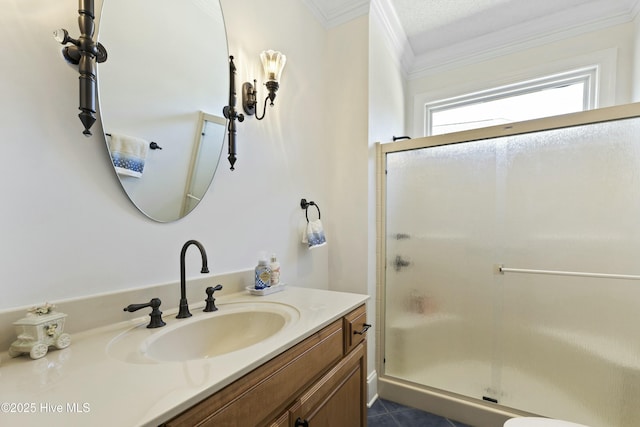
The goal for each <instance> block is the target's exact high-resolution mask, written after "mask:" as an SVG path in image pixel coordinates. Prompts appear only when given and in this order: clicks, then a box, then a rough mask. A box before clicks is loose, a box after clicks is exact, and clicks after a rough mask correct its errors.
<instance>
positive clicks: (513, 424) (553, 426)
mask: <svg viewBox="0 0 640 427" xmlns="http://www.w3.org/2000/svg"><path fill="white" fill-rule="evenodd" d="M504 427H588V426H585V425H584V424H576V423H570V422H569V421H561V420H552V419H551V418H540V417H523V418H511V419H510V420H507V422H506V423H504Z"/></svg>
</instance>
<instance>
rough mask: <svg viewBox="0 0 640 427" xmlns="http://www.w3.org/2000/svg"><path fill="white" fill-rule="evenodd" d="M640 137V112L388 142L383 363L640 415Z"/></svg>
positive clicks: (443, 381)
mask: <svg viewBox="0 0 640 427" xmlns="http://www.w3.org/2000/svg"><path fill="white" fill-rule="evenodd" d="M612 120H613V119H612ZM639 138H640V118H637V117H636V118H627V119H619V120H613V121H604V122H601V123H591V124H579V125H571V126H567V127H564V128H558V129H545V130H532V131H529V132H523V133H522V134H518V135H514V136H501V137H492V138H491V137H488V138H487V139H483V140H478V141H471V142H463V143H456V144H449V145H443V146H427V147H425V146H420V147H418V148H411V149H405V150H404V151H393V149H389V151H388V152H387V153H386V154H385V157H384V166H385V172H386V175H385V178H384V179H385V186H384V192H382V194H384V197H385V198H386V200H384V201H383V203H384V206H385V218H384V227H383V228H384V230H385V236H384V245H385V246H384V251H383V252H384V255H385V257H386V259H385V264H386V265H385V272H384V276H385V277H384V280H385V283H384V287H383V289H384V341H383V342H384V355H383V357H384V366H383V368H384V372H383V374H384V375H385V376H389V377H393V378H398V379H402V380H405V381H408V382H411V383H415V384H419V385H421V386H424V387H427V388H434V389H438V390H444V391H447V392H453V393H457V394H461V395H463V396H467V397H471V398H475V399H483V398H484V399H485V400H491V401H492V402H494V403H497V404H499V405H501V406H503V407H506V408H514V409H517V410H519V411H526V412H529V413H534V414H539V415H542V416H547V417H552V418H559V419H564V420H568V421H573V422H577V423H581V424H585V425H589V426H591V427H638V426H640V404H639V403H638V402H640V320H639V315H640V139H639Z"/></svg>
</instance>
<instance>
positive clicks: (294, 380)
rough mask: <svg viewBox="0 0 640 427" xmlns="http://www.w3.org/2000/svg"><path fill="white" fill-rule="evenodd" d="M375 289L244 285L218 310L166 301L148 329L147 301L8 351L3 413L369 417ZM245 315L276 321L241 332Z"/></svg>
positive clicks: (54, 420)
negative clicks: (127, 316)
mask: <svg viewBox="0 0 640 427" xmlns="http://www.w3.org/2000/svg"><path fill="white" fill-rule="evenodd" d="M367 299H368V296H366V295H358V294H351V293H342V292H331V291H325V290H317V289H302V288H295V287H289V288H287V289H286V290H285V291H284V292H279V293H275V294H272V295H267V296H254V295H250V294H248V293H247V292H241V293H235V294H230V295H224V296H221V297H219V298H217V301H216V303H217V306H218V308H219V310H218V311H217V312H214V313H205V312H203V311H202V308H203V306H204V304H202V303H201V304H194V305H192V306H191V312H192V313H193V316H192V317H191V318H188V319H176V317H175V316H176V313H177V309H173V310H168V309H167V310H165V311H164V313H163V318H164V321H165V322H166V323H167V325H166V326H164V327H161V328H156V329H147V328H146V325H147V324H148V323H149V316H147V315H146V314H147V313H141V316H143V317H137V318H136V319H133V320H131V321H127V322H120V323H117V324H112V325H106V326H104V327H101V328H97V329H92V330H88V331H85V332H82V333H76V334H74V335H73V344H72V345H71V346H70V347H68V348H65V349H63V350H55V349H52V350H51V351H49V353H48V354H47V355H46V356H45V357H43V358H42V359H38V360H31V359H30V358H28V357H17V358H9V357H8V355H7V354H6V353H3V354H2V361H1V363H0V381H2V384H3V385H5V387H2V388H0V401H2V402H3V404H4V403H5V402H6V403H8V404H9V405H8V406H7V405H6V404H5V406H3V409H2V411H1V412H0V425H20V426H41V425H47V426H65V427H69V426H86V425H91V426H113V425H122V426H129V425H130V426H190V427H191V426H194V425H215V426H225V425H229V426H231V425H242V426H254V425H255V426H261V425H265V426H292V427H293V426H306V425H308V426H314V425H315V426H329V425H330V426H338V427H339V426H349V427H351V426H359V425H360V426H364V425H366V405H365V403H366V329H367V327H366V326H365V323H366V311H365V306H364V303H365V302H366V300H367ZM127 302H128V301H123V303H127ZM255 313H258V314H259V316H258V317H255V316H254V314H255ZM260 313H261V314H260ZM280 318H282V319H283V320H282V319H280ZM225 319H226V320H225ZM247 319H249V321H250V322H254V321H256V319H258V321H260V322H266V323H268V324H269V325H267V329H268V328H272V329H270V330H269V331H268V333H267V334H265V335H264V336H259V337H255V336H254V334H253V333H252V330H251V329H252V328H250V327H249V328H247V329H246V330H243V331H244V332H245V333H237V331H238V330H242V329H239V327H240V326H241V327H244V324H242V323H238V324H236V322H243V321H246V320H247ZM68 320H69V322H74V321H79V320H77V319H72V318H70V319H68ZM231 321H232V322H233V323H229V322H231ZM224 322H227V323H224ZM271 323H273V324H274V325H275V329H273V325H270V324H271ZM203 325H207V327H208V325H211V329H210V330H207V331H206V332H205V333H204V334H202V333H201V332H202V329H199V328H202V327H203ZM216 325H217V326H216ZM237 325H240V326H237ZM249 325H251V323H249ZM215 327H217V328H218V329H222V330H223V331H222V332H221V331H215V330H214V328H215ZM227 328H229V329H227ZM256 329H260V330H263V329H265V328H256ZM225 330H230V331H236V332H231V333H226V332H224V331H225ZM194 331H195V332H196V333H194ZM202 335H204V336H202ZM178 339H182V340H186V341H182V342H179V341H177V340H178ZM174 340H176V341H174ZM189 340H194V341H193V342H194V345H193V346H192V345H191V344H190V342H191V341H189ZM239 340H240V341H239ZM243 340H244V341H243ZM247 340H248V341H247ZM252 340H253V341H252ZM229 342H232V344H229ZM238 342H240V344H238ZM202 343H205V344H206V345H203V344H202ZM174 344H175V345H174ZM234 346H235V347H234ZM192 347H193V348H192Z"/></svg>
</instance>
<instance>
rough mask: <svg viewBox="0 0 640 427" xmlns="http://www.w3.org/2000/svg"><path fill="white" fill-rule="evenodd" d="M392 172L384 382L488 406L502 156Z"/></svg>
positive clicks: (456, 150) (454, 156)
mask: <svg viewBox="0 0 640 427" xmlns="http://www.w3.org/2000/svg"><path fill="white" fill-rule="evenodd" d="M386 162H387V164H386V169H387V175H386V179H387V183H386V189H387V190H386V197H387V200H386V209H387V212H386V236H385V237H386V254H387V255H386V257H387V262H386V287H385V293H386V295H385V301H386V302H385V307H386V315H385V318H386V320H385V355H384V358H385V367H384V369H385V373H386V374H387V375H390V376H393V377H396V378H401V379H404V380H407V381H411V382H415V383H420V384H425V385H428V386H431V387H435V388H439V389H443V390H447V391H451V392H456V393H460V394H464V395H468V396H475V397H481V396H483V395H485V394H486V389H487V388H488V387H490V384H491V371H492V369H491V360H492V353H493V346H494V343H493V332H492V328H493V326H494V323H495V313H494V309H493V307H494V304H493V300H494V290H493V287H492V283H493V271H492V268H491V265H492V263H493V259H494V250H493V246H495V243H494V239H495V232H494V229H495V226H496V225H495V213H494V206H495V197H496V196H495V169H496V167H495V149H494V146H493V144H491V143H486V142H481V143H468V144H460V145H455V146H447V147H433V148H425V149H419V150H411V151H404V152H397V153H389V154H387V157H386Z"/></svg>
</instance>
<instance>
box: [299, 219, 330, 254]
mask: <svg viewBox="0 0 640 427" xmlns="http://www.w3.org/2000/svg"><path fill="white" fill-rule="evenodd" d="M302 243H304V244H306V245H308V246H309V249H313V248H317V247H319V246H322V245H325V244H326V243H327V239H326V237H325V236H324V229H323V228H322V222H321V221H320V220H319V219H316V220H315V221H309V222H307V228H306V230H305V232H304V233H303V234H302Z"/></svg>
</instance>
